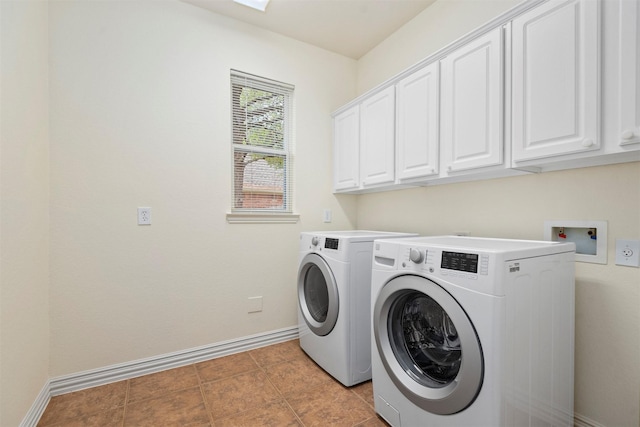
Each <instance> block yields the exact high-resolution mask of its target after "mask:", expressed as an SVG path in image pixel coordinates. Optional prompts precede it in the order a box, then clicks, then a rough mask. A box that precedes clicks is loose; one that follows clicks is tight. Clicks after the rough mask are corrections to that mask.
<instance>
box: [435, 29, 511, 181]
mask: <svg viewBox="0 0 640 427" xmlns="http://www.w3.org/2000/svg"><path fill="white" fill-rule="evenodd" d="M503 39H504V37H503V29H502V28H501V27H500V28H495V29H493V30H491V31H490V32H488V33H486V34H484V35H482V36H480V37H478V38H476V39H474V40H473V41H471V42H470V43H468V44H466V45H464V46H462V47H461V48H458V49H456V50H455V51H454V52H452V53H451V54H449V55H448V56H447V57H446V58H444V59H443V60H442V74H441V80H442V94H441V106H442V108H441V136H440V150H441V159H442V163H441V165H442V167H443V168H444V169H443V170H442V174H450V173H452V172H458V171H465V170H469V169H477V168H483V167H489V166H496V165H501V164H503V161H504V160H503V159H504V157H503V156H504V139H503V134H504V132H503V117H504V102H503V99H504V91H503V87H504V40H503Z"/></svg>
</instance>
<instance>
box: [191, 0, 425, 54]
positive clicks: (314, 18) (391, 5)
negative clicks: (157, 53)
mask: <svg viewBox="0 0 640 427" xmlns="http://www.w3.org/2000/svg"><path fill="white" fill-rule="evenodd" d="M183 1H184V2H186V3H190V4H193V5H195V6H199V7H202V8H204V9H207V10H210V11H212V12H215V13H217V14H220V15H224V16H227V17H230V18H234V19H237V20H240V21H243V22H246V23H249V24H252V25H255V26H258V27H261V28H264V29H266V30H270V31H273V32H276V33H280V34H282V35H285V36H288V37H291V38H294V39H296V40H300V41H303V42H306V43H309V44H312V45H315V46H318V47H321V48H323V49H327V50H330V51H332V52H335V53H339V54H341V55H344V56H347V57H350V58H354V59H359V58H360V57H362V56H363V55H364V54H366V53H367V52H369V51H370V50H371V49H372V48H373V47H375V46H376V45H377V44H379V43H380V42H381V41H383V40H384V39H386V38H387V37H388V36H389V35H391V34H392V33H393V32H394V31H396V30H397V29H398V28H400V27H402V26H403V25H404V24H406V23H407V22H409V21H410V20H411V19H412V18H413V17H415V16H416V15H417V14H419V13H420V12H422V11H423V10H424V9H425V8H426V7H427V6H429V5H430V4H432V3H433V2H434V1H435V0H271V1H270V2H269V5H268V6H267V9H266V11H265V12H261V11H258V10H254V9H251V8H249V7H247V6H243V5H241V4H238V3H235V2H234V1H233V0H183Z"/></svg>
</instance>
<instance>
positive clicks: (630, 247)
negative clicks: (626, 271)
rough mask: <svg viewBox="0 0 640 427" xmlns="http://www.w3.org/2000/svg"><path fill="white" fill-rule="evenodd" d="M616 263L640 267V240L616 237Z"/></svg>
mask: <svg viewBox="0 0 640 427" xmlns="http://www.w3.org/2000/svg"><path fill="white" fill-rule="evenodd" d="M616 265H626V266H629V267H640V240H629V239H616Z"/></svg>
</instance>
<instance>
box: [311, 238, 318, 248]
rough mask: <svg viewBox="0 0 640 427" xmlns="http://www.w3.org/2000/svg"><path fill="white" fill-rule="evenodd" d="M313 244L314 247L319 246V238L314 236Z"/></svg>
mask: <svg viewBox="0 0 640 427" xmlns="http://www.w3.org/2000/svg"><path fill="white" fill-rule="evenodd" d="M311 244H312V245H313V246H318V238H317V237H316V236H313V237H312V238H311Z"/></svg>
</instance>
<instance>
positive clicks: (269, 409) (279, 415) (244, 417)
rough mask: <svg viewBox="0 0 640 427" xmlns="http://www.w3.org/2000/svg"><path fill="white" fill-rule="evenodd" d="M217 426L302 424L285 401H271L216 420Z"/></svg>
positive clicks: (275, 426)
mask: <svg viewBox="0 0 640 427" xmlns="http://www.w3.org/2000/svg"><path fill="white" fill-rule="evenodd" d="M214 426H215V427H262V426H264V427H294V426H298V427H301V426H302V425H301V424H300V422H299V421H298V419H297V418H296V416H295V414H294V413H293V412H292V411H291V409H290V408H289V406H288V405H287V404H286V403H285V402H284V401H283V400H279V401H276V402H272V403H269V404H267V405H264V406H261V407H259V408H255V409H251V410H249V411H246V412H242V413H240V414H237V415H234V416H231V417H227V418H222V419H220V420H216V421H215V424H214Z"/></svg>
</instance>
